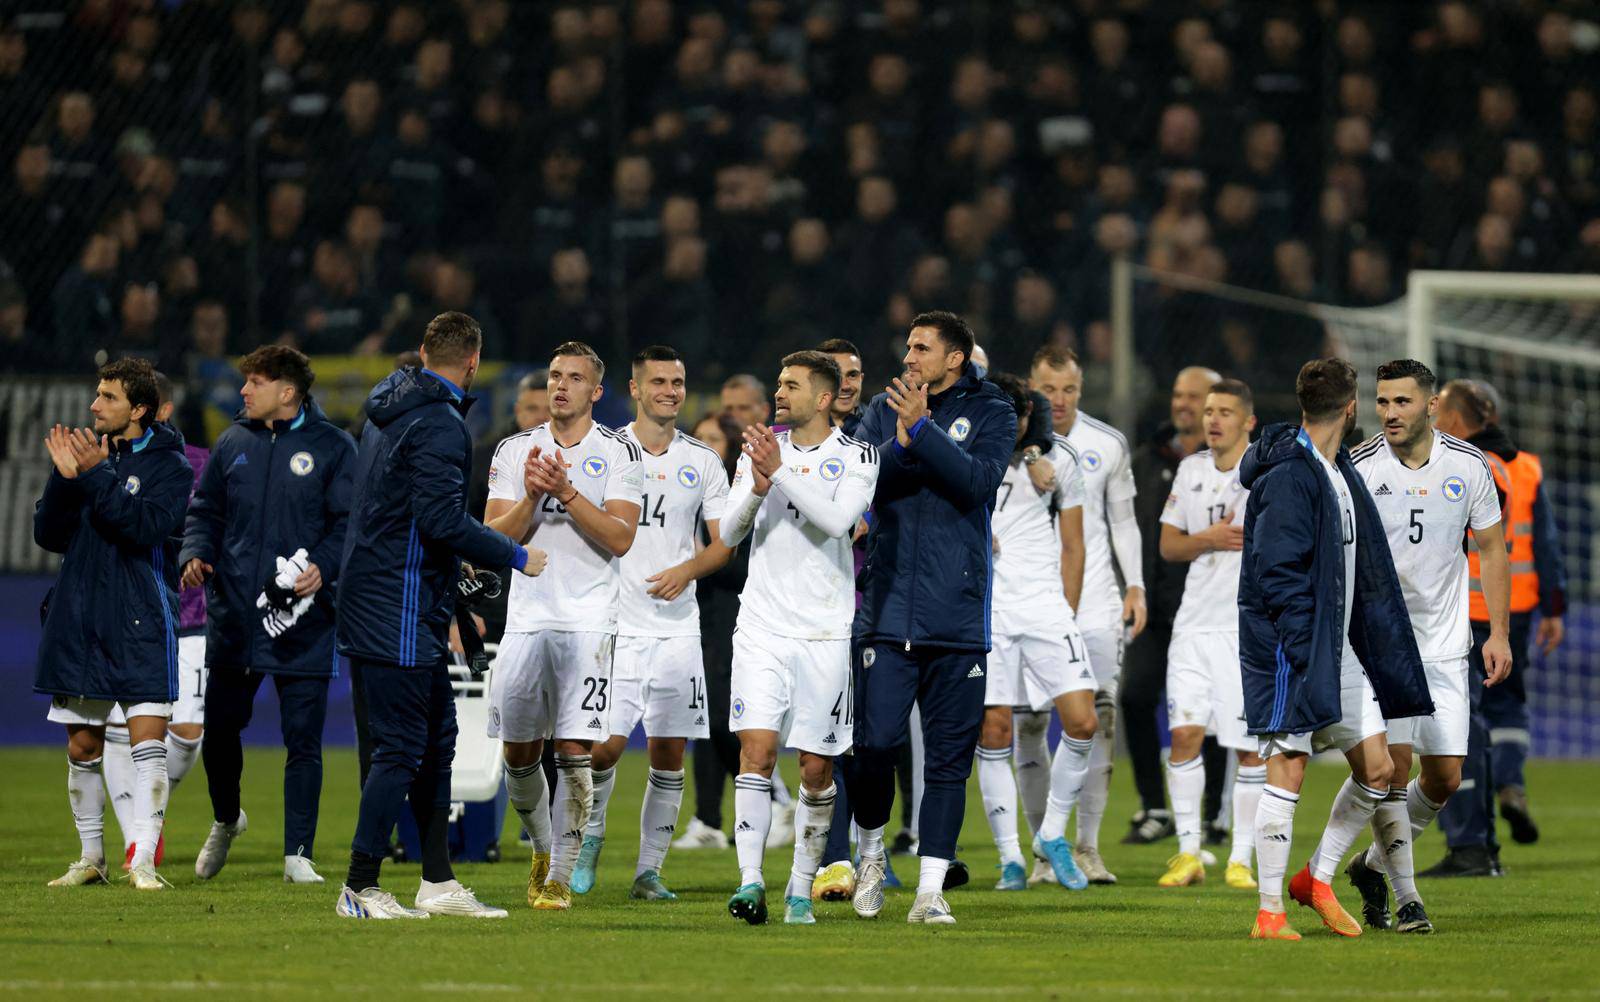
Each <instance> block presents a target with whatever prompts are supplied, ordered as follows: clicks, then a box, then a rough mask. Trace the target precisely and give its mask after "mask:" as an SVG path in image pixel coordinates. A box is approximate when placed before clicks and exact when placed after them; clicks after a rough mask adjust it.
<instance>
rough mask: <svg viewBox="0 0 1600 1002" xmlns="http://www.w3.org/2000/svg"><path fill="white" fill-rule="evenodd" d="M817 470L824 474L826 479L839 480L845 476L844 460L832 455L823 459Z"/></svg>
mask: <svg viewBox="0 0 1600 1002" xmlns="http://www.w3.org/2000/svg"><path fill="white" fill-rule="evenodd" d="M817 472H818V473H820V474H822V479H824V480H838V479H839V478H840V477H842V476H844V460H842V459H839V458H838V457H835V456H830V457H829V458H827V459H824V460H823V461H822V465H821V466H818V467H817Z"/></svg>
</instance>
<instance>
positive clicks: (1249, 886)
mask: <svg viewBox="0 0 1600 1002" xmlns="http://www.w3.org/2000/svg"><path fill="white" fill-rule="evenodd" d="M1222 879H1223V880H1225V881H1227V883H1228V886H1229V887H1232V888H1234V889H1235V890H1240V891H1253V890H1255V889H1256V878H1255V874H1253V873H1251V872H1250V867H1249V866H1248V865H1246V864H1244V863H1241V862H1239V861H1238V860H1229V861H1228V872H1227V873H1225V874H1223V875H1222Z"/></svg>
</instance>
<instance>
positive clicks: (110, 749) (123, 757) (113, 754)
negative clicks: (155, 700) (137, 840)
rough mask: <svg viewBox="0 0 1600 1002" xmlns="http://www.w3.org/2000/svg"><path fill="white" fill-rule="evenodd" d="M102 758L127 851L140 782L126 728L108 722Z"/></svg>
mask: <svg viewBox="0 0 1600 1002" xmlns="http://www.w3.org/2000/svg"><path fill="white" fill-rule="evenodd" d="M101 761H102V762H103V763H104V765H103V766H102V768H103V774H104V776H105V784H106V796H107V797H109V798H110V800H111V810H112V811H114V812H115V813H116V815H117V827H118V828H120V829H122V848H123V850H124V851H126V850H127V848H128V847H129V846H131V845H133V841H134V817H133V787H134V784H135V783H136V782H137V779H136V778H135V777H134V774H133V754H132V753H131V752H130V750H129V748H128V729H127V728H126V727H118V726H116V725H114V724H112V725H107V727H106V743H105V751H104V753H103V755H102V758H101Z"/></svg>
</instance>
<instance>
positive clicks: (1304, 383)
mask: <svg viewBox="0 0 1600 1002" xmlns="http://www.w3.org/2000/svg"><path fill="white" fill-rule="evenodd" d="M1294 395H1295V399H1296V400H1298V401H1299V402H1300V413H1301V414H1303V415H1305V417H1306V419H1307V420H1310V421H1327V420H1329V419H1330V418H1334V417H1338V416H1339V413H1340V412H1341V411H1343V410H1344V408H1345V405H1346V404H1348V403H1349V402H1350V401H1352V400H1354V399H1355V398H1356V367H1355V366H1353V365H1351V364H1350V363H1349V362H1346V361H1345V360H1344V359H1342V358H1314V359H1312V360H1311V361H1309V362H1307V363H1306V364H1305V365H1302V366H1301V367H1300V374H1299V375H1298V376H1296V377H1295V380H1294Z"/></svg>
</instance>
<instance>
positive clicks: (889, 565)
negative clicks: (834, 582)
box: [854, 364, 1017, 651]
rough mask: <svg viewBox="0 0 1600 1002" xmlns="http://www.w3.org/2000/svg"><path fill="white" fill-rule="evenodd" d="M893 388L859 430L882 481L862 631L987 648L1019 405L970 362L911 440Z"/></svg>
mask: <svg viewBox="0 0 1600 1002" xmlns="http://www.w3.org/2000/svg"><path fill="white" fill-rule="evenodd" d="M895 421H896V415H895V412H894V409H893V408H891V407H890V406H889V399H888V396H887V394H882V393H880V394H878V395H877V396H876V397H874V398H873V399H872V402H871V403H870V404H868V405H867V410H866V413H865V414H864V415H863V416H862V419H861V425H860V427H859V428H858V429H857V432H856V437H857V438H860V439H862V440H863V441H866V442H868V443H870V444H872V445H876V446H878V457H879V463H880V465H879V473H878V489H877V493H876V495H875V496H874V497H873V501H872V531H871V532H870V533H869V534H868V536H867V563H866V566H865V567H864V568H863V569H862V572H861V606H860V608H859V609H858V610H857V611H856V621H855V630H854V634H855V638H856V639H857V640H858V641H863V642H883V641H891V642H894V643H903V644H905V645H906V646H907V649H909V648H910V646H911V645H912V644H916V645H919V646H920V645H928V646H933V647H946V648H950V649H952V650H962V651H987V650H988V649H989V645H990V644H989V619H990V616H989V613H990V609H989V594H990V591H991V588H992V585H993V583H994V582H993V578H994V563H993V553H994V551H993V534H992V530H991V529H990V524H989V523H990V517H991V516H992V515H993V513H994V499H995V491H996V490H998V489H999V486H1000V481H1001V480H1002V479H1004V477H1005V473H1006V465H1007V463H1009V462H1010V460H1011V451H1012V449H1013V448H1014V447H1015V445H1016V441H1017V412H1016V410H1015V409H1014V408H1013V407H1012V406H1011V398H1010V397H1007V396H1006V395H1005V393H1003V392H1002V391H1001V390H1000V388H999V387H998V386H996V385H995V384H993V383H991V382H988V381H987V380H984V379H982V378H980V377H979V376H978V375H977V374H976V373H975V372H974V371H973V367H972V366H971V365H970V364H969V365H968V366H967V367H966V370H965V371H964V372H963V373H962V375H961V377H960V378H959V379H958V380H957V381H956V384H955V385H954V386H952V387H950V389H948V390H945V391H944V392H943V393H939V394H936V395H933V396H930V397H929V398H928V416H927V418H925V419H924V420H923V421H922V422H920V424H921V427H919V428H918V429H916V434H915V435H914V436H913V437H912V439H911V447H910V448H909V449H903V448H901V447H900V445H899V443H898V442H897V441H896V437H895Z"/></svg>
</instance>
